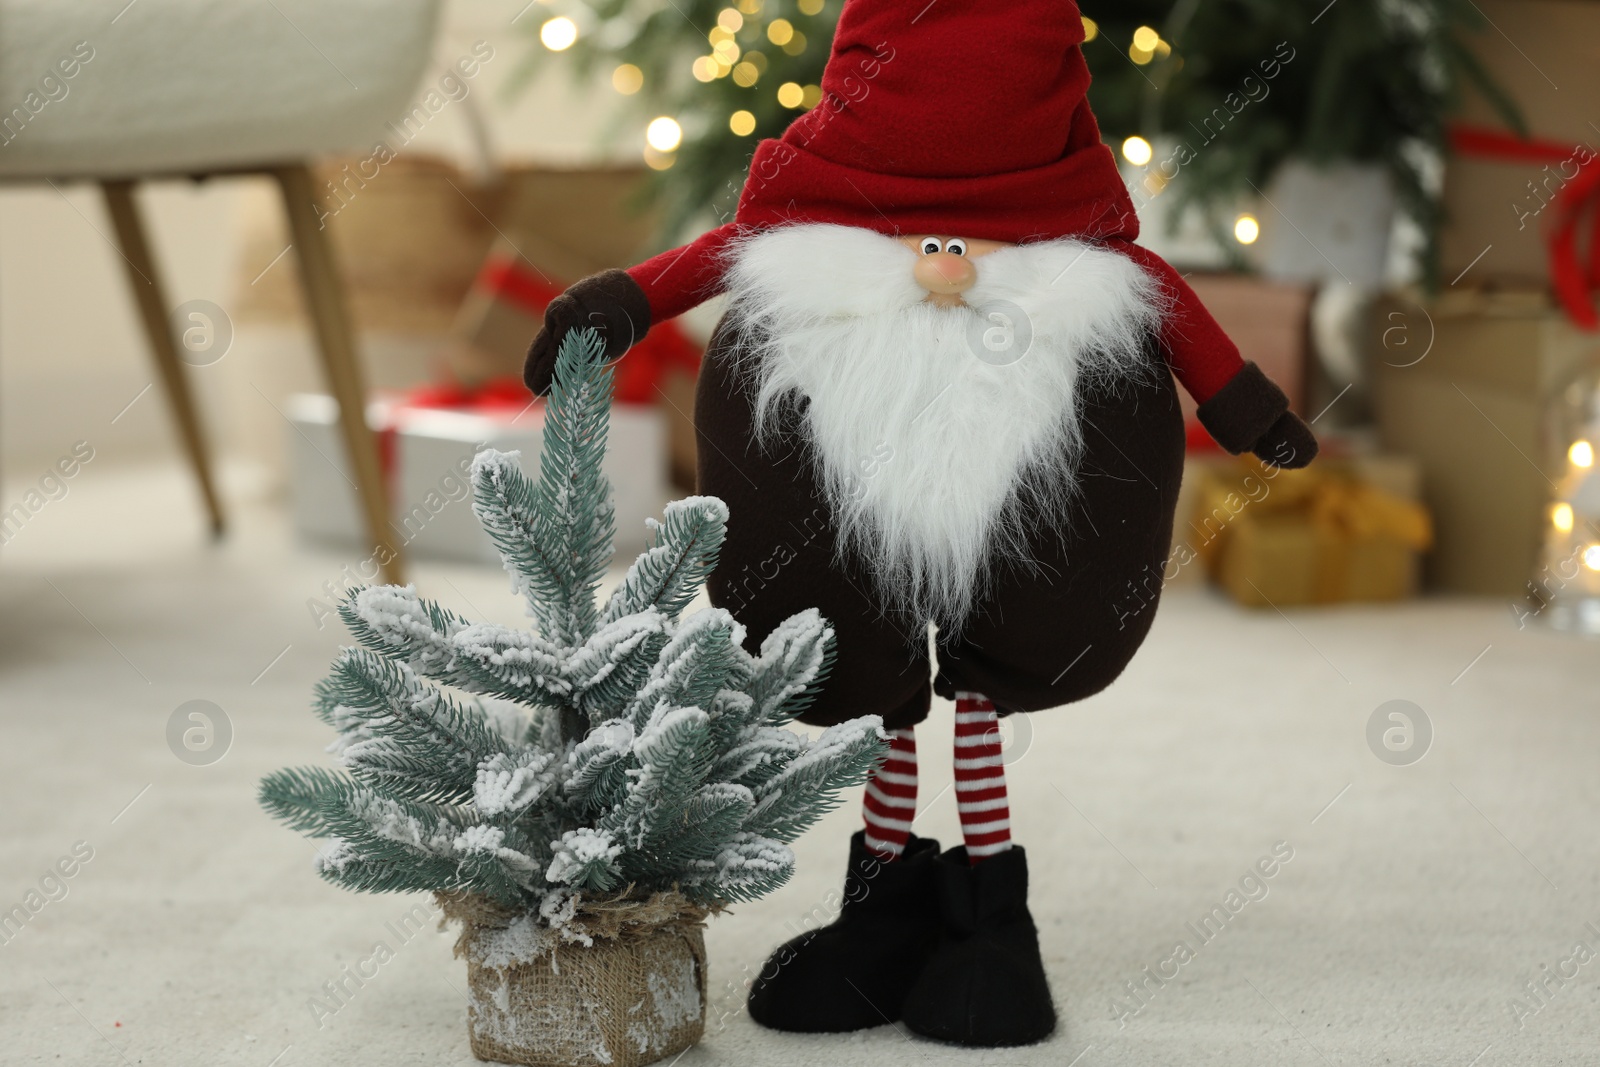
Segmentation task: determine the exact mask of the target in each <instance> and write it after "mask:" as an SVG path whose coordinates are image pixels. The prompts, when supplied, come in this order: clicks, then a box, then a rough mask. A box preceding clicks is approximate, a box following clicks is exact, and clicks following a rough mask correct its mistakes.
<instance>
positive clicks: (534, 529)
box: [261, 330, 884, 919]
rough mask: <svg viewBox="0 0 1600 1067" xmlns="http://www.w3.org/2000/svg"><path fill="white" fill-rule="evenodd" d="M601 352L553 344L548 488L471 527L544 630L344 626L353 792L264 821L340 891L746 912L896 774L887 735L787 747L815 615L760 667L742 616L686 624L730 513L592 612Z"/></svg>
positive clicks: (511, 472) (710, 501) (386, 614)
mask: <svg viewBox="0 0 1600 1067" xmlns="http://www.w3.org/2000/svg"><path fill="white" fill-rule="evenodd" d="M602 349H603V346H602V343H601V341H600V338H599V337H598V335H597V334H596V333H595V332H594V331H592V330H582V331H574V332H573V333H572V334H569V335H568V337H567V339H566V340H565V341H563V343H562V346H561V352H560V357H559V360H558V363H557V372H556V378H555V385H554V388H553V389H552V390H551V393H550V399H549V403H548V407H547V410H546V418H545V428H544V451H543V455H542V457H541V463H540V478H539V480H538V481H537V482H535V481H533V480H531V479H529V478H528V477H527V476H525V475H524V474H523V472H522V470H521V468H520V466H519V463H518V456H517V454H516V453H501V452H495V451H493V450H486V451H484V452H481V453H479V454H478V456H477V457H476V458H475V460H474V463H473V468H472V476H473V491H474V503H473V510H474V512H475V513H476V514H477V516H478V518H479V520H480V521H481V522H482V523H483V524H484V526H485V528H486V529H487V530H488V532H489V534H490V536H491V538H492V539H493V541H494V543H495V546H496V547H497V548H498V550H499V552H500V555H501V557H502V559H503V560H504V562H505V567H506V570H507V571H508V572H509V573H510V575H511V579H512V586H513V589H514V590H515V591H517V592H520V593H521V594H522V595H523V596H524V597H525V598H526V599H527V603H528V613H529V614H530V615H531V616H532V618H533V619H534V622H535V629H534V630H533V631H529V630H523V629H517V628H512V627H506V626H501V625H497V624H493V623H473V622H469V621H468V620H466V619H464V618H462V617H461V616H459V615H457V614H455V613H454V612H451V611H449V610H447V609H446V608H443V607H441V606H439V605H438V604H436V603H433V602H431V601H428V600H425V599H423V598H421V597H419V596H418V595H417V594H416V591H415V590H414V588H413V587H411V586H403V587H402V586H380V587H367V588H363V589H359V590H356V591H355V592H353V593H352V594H351V595H350V596H349V597H348V598H347V599H346V600H345V601H344V603H343V604H342V605H341V606H340V614H341V616H342V617H343V619H344V621H345V623H346V625H347V626H348V627H349V628H350V630H351V632H352V633H353V634H354V635H355V637H356V639H357V640H358V641H359V642H360V646H359V647H353V648H346V649H344V650H343V651H341V653H340V655H339V657H338V659H337V660H335V662H334V665H333V670H332V673H331V674H330V675H329V676H328V677H327V678H326V679H324V680H323V681H322V682H321V683H320V684H319V685H318V687H317V689H316V693H315V698H314V702H313V706H314V710H315V711H316V713H317V715H318V716H319V717H321V718H322V720H323V721H324V722H326V723H327V724H328V725H329V726H331V727H333V729H334V730H336V731H337V732H338V739H337V740H336V741H335V742H334V743H333V744H332V745H331V746H330V748H329V750H330V751H331V752H333V753H334V754H335V755H336V756H337V757H338V758H339V760H340V761H341V762H342V763H343V765H344V773H340V772H339V771H334V770H328V769H324V768H315V767H313V768H298V769H290V770H283V771H278V772H276V773H273V774H270V775H268V776H267V777H266V778H265V779H263V781H262V783H261V803H262V805H263V806H264V807H265V808H266V809H267V811H269V812H270V813H271V814H272V815H274V816H276V817H277V818H279V819H281V820H282V821H283V822H285V823H287V824H288V825H289V826H291V827H292V828H294V829H296V830H299V831H302V832H304V833H307V834H310V835H311V836H313V837H318V838H325V839H326V840H327V844H326V846H325V847H324V848H323V849H322V850H321V851H320V852H319V853H318V856H317V860H316V866H317V870H318V871H319V872H320V873H321V875H322V876H323V877H324V878H326V879H328V880H329V881H331V882H334V883H337V884H339V885H343V886H346V887H348V888H350V889H358V890H367V891H373V892H408V891H421V890H434V891H441V892H454V893H461V892H465V893H471V894H478V895H480V896H482V897H485V898H488V899H489V900H492V901H494V902H495V903H496V904H498V905H500V906H502V907H508V908H513V909H518V910H525V911H527V912H528V913H531V914H539V915H542V916H544V917H545V918H546V919H550V918H551V917H553V916H558V915H560V914H562V913H563V912H566V913H568V914H570V903H571V901H572V900H573V899H574V898H576V897H577V896H579V895H583V896H589V897H593V896H599V895H605V894H613V895H614V894H619V893H620V894H624V895H625V896H627V897H629V898H641V899H642V898H643V897H644V896H646V895H648V894H650V893H653V892H658V891H663V890H671V889H676V890H678V891H679V892H681V893H682V894H683V895H684V896H686V897H687V898H688V899H689V900H690V901H692V902H694V903H696V904H700V905H714V904H720V903H723V902H729V901H737V900H748V899H751V898H754V897H757V896H760V895H761V894H764V893H767V892H770V891H771V890H773V889H776V888H777V887H778V886H780V885H782V884H783V883H784V882H785V881H786V880H787V879H788V877H789V875H790V874H791V873H792V871H793V869H794V855H793V853H792V852H791V851H790V850H789V848H788V846H787V842H790V841H792V840H794V838H795V837H796V836H798V835H799V834H800V833H801V831H803V830H805V829H806V828H807V827H808V826H810V825H811V824H812V823H813V822H815V821H816V820H817V819H818V818H819V817H820V816H821V815H822V814H823V813H825V812H826V811H828V810H829V809H831V808H832V807H833V806H834V804H835V803H836V799H837V797H836V794H837V793H838V791H839V790H840V789H843V788H845V787H848V786H851V785H856V784H859V783H860V782H862V781H863V780H864V779H865V777H866V775H867V773H868V771H869V770H870V769H871V767H872V766H873V765H874V764H875V763H876V762H877V761H878V759H880V758H881V756H882V754H883V750H884V744H883V732H882V726H881V721H880V720H879V719H878V718H877V717H875V716H868V717H863V718H858V719H854V720H851V721H849V722H846V723H843V724H840V725H838V726H834V727H830V728H829V729H827V730H825V731H823V732H822V734H821V735H820V736H818V737H815V738H810V739H808V738H806V737H804V736H802V735H801V734H798V733H796V732H794V731H791V730H788V729H785V728H784V727H785V724H786V723H788V722H789V721H790V720H791V719H792V718H793V717H794V716H795V715H796V714H797V713H798V712H800V711H801V710H802V709H803V708H804V707H805V706H806V704H807V703H808V702H809V700H810V699H811V697H812V695H813V693H814V691H815V688H816V686H817V685H818V683H819V682H820V680H821V679H822V678H823V677H824V676H825V675H826V673H827V671H828V668H829V664H830V661H831V658H832V654H833V652H832V645H833V630H832V628H831V627H830V626H829V625H828V624H827V622H826V621H825V620H823V619H822V618H821V616H819V615H818V614H817V613H816V612H815V611H807V612H803V613H801V614H799V615H796V616H794V617H792V618H790V619H789V620H787V621H786V622H784V623H783V624H782V625H780V626H779V627H778V628H777V629H776V630H774V631H773V633H772V634H771V635H770V636H769V637H768V638H767V639H766V640H765V641H764V642H763V643H762V645H761V650H760V654H759V655H755V656H752V655H750V654H749V653H748V652H746V651H745V649H744V647H743V638H744V631H743V627H741V626H740V625H739V623H738V622H737V621H735V619H734V618H733V617H732V616H731V615H730V614H729V613H728V612H726V611H722V610H719V609H706V610H702V611H699V612H696V613H694V614H692V615H688V616H686V617H685V616H683V611H684V608H685V607H686V606H687V605H688V603H689V601H690V600H691V599H693V597H694V596H695V594H696V592H697V591H698V590H699V588H700V586H701V584H702V583H703V582H704V581H705V579H706V576H707V575H708V574H709V573H710V571H711V570H712V568H713V567H714V566H715V564H716V558H717V552H718V549H719V548H720V546H721V544H722V540H723V533H724V529H725V526H726V523H727V519H728V512H727V508H726V506H725V505H724V504H723V503H722V501H720V500H717V499H715V498H712V497H691V498H688V499H685V500H679V501H676V502H674V503H672V504H669V505H668V506H667V508H666V512H665V515H664V517H663V518H662V520H661V521H660V522H652V524H651V525H652V529H653V532H654V545H653V547H651V548H649V549H648V550H646V551H645V552H644V553H643V554H641V555H640V556H639V558H638V559H637V560H636V561H635V562H634V564H633V566H632V567H630V568H629V570H628V573H627V576H626V578H625V579H624V580H623V582H622V584H621V585H620V586H619V587H618V588H617V589H616V591H615V592H614V593H612V595H611V596H610V597H609V599H607V600H606V602H605V604H604V605H603V606H601V605H598V604H597V603H596V598H595V592H596V587H597V586H598V584H599V582H600V580H601V578H602V576H603V575H604V574H605V571H606V567H607V566H608V564H609V563H610V561H611V559H612V536H613V530H614V517H613V511H612V504H611V491H610V486H609V484H608V483H607V481H606V479H605V477H604V475H602V474H601V472H600V462H601V458H602V457H603V455H604V453H605V447H606V427H607V421H608V411H609V406H610V400H611V371H610V368H609V367H607V366H605V364H604V361H603V355H602Z"/></svg>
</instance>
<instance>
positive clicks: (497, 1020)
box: [441, 894, 706, 1067]
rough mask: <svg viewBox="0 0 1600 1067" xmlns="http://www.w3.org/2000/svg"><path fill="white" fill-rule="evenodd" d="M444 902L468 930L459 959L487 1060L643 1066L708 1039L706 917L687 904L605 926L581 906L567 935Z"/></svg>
mask: <svg viewBox="0 0 1600 1067" xmlns="http://www.w3.org/2000/svg"><path fill="white" fill-rule="evenodd" d="M441 903H443V904H444V906H445V911H446V915H447V916H448V917H449V918H451V919H456V920H459V921H460V922H461V924H462V931H461V937H460V938H459V940H458V941H457V942H456V954H457V955H458V956H464V957H466V960H467V984H468V987H469V993H468V995H469V997H470V998H471V1007H470V1009H469V1023H468V1025H469V1028H470V1034H471V1040H472V1053H473V1055H475V1056H477V1057H478V1058H479V1059H481V1060H498V1061H501V1062H504V1063H520V1064H527V1065H528V1067H642V1065H643V1064H647V1063H654V1062H655V1061H657V1060H659V1059H662V1058H663V1057H666V1056H673V1055H676V1054H677V1053H679V1052H681V1051H683V1050H684V1049H686V1048H688V1047H689V1046H690V1045H692V1044H694V1043H695V1042H697V1041H699V1040H700V1037H701V1035H702V1034H703V1033H704V1032H705V1019H706V949H705V937H704V925H703V922H704V918H705V914H706V913H705V911H704V910H703V909H698V908H694V907H693V906H692V905H689V904H688V903H687V902H686V901H683V899H682V898H681V897H676V896H675V895H670V896H669V895H668V894H660V895H658V897H656V898H651V899H650V900H649V901H640V902H633V903H632V904H631V905H627V906H622V907H617V906H611V907H609V908H607V910H605V911H604V912H601V913H600V914H601V916H602V917H601V918H599V919H596V917H595V915H596V913H595V912H594V911H591V910H590V909H589V908H580V910H579V913H578V916H577V917H576V918H574V919H572V920H571V921H569V922H568V923H567V924H566V925H565V927H564V929H565V930H566V931H567V933H566V934H565V936H562V935H558V934H556V933H555V932H553V931H551V930H550V928H549V927H548V926H546V925H545V924H544V923H542V922H541V921H540V920H539V918H538V917H537V916H531V915H520V916H519V915H515V914H512V913H508V912H504V911H502V910H500V909H496V908H494V907H493V906H492V905H488V906H486V905H485V904H484V902H482V901H474V900H470V899H468V900H462V899H460V898H457V899H454V900H443V901H441ZM585 920H588V921H585ZM574 938H577V939H576V940H575V939H574ZM583 939H587V940H588V941H589V942H590V943H589V944H584V943H583Z"/></svg>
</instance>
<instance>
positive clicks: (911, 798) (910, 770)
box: [863, 726, 917, 860]
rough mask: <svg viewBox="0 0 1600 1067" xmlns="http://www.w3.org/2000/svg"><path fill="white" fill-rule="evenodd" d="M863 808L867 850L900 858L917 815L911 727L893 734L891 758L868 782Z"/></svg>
mask: <svg viewBox="0 0 1600 1067" xmlns="http://www.w3.org/2000/svg"><path fill="white" fill-rule="evenodd" d="M863 808H864V813H865V815H866V818H867V831H866V835H865V839H864V842H863V843H864V844H865V845H866V846H867V851H869V852H871V853H872V854H873V855H875V856H877V857H878V858H879V859H884V860H894V859H899V858H900V853H902V852H904V851H905V847H906V841H907V840H908V839H909V838H910V837H911V820H912V818H913V817H914V816H915V815H916V814H917V739H916V737H915V736H914V735H913V734H912V732H911V727H909V726H907V727H904V728H902V729H899V730H890V731H889V755H888V757H887V758H886V759H885V760H884V761H883V762H882V763H880V764H879V765H878V767H877V769H876V770H874V771H873V772H872V776H871V777H870V778H868V779H867V797H866V801H865V803H864V804H863Z"/></svg>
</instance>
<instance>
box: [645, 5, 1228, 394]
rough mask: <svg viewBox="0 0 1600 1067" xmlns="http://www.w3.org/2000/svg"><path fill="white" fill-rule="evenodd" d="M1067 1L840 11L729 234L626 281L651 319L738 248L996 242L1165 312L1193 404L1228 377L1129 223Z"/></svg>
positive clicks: (1194, 304)
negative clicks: (812, 229)
mask: <svg viewBox="0 0 1600 1067" xmlns="http://www.w3.org/2000/svg"><path fill="white" fill-rule="evenodd" d="M1082 44H1083V19H1082V17H1081V16H1080V15H1079V14H1078V5H1077V4H1076V3H1074V2H1073V0H845V5H844V12H843V13H842V14H841V15H840V16H839V25H838V29H837V31H836V32H835V34H834V40H833V52H832V54H831V55H830V56H829V58H828V65H827V68H826V70H824V71H823V75H822V90H823V98H822V101H821V103H819V104H818V105H817V106H816V107H815V108H813V109H811V111H809V112H807V113H806V114H804V115H802V116H800V117H799V118H798V119H796V120H795V121H794V122H793V123H792V124H791V125H790V126H789V128H788V129H787V130H786V131H785V132H784V135H783V136H782V137H781V138H779V139H777V140H767V141H762V142H761V144H760V145H759V146H757V148H756V151H755V156H754V158H753V159H752V160H751V163H750V174H749V176H748V178H747V179H746V181H745V186H744V193H743V195H742V196H741V197H740V200H739V210H738V213H737V215H736V216H735V218H734V220H733V221H731V222H727V223H724V224H723V225H721V226H719V227H717V228H716V229H715V230H712V231H711V232H709V233H706V234H703V235H701V236H700V237H699V238H697V239H696V240H695V241H693V242H691V243H690V244H688V245H685V246H684V247H682V248H676V249H672V250H670V251H667V252H662V253H661V254H660V255H657V256H655V257H653V258H651V259H648V260H646V261H645V262H643V263H640V264H637V265H636V266H633V267H630V268H629V269H628V276H629V277H630V278H632V279H633V281H634V282H636V283H637V284H638V286H639V288H640V289H641V290H642V291H643V293H644V296H645V299H646V300H647V301H648V303H649V309H650V319H651V321H652V322H660V321H662V320H664V319H669V318H672V317H673V316H675V315H679V314H682V313H683V312H685V311H687V310H689V309H690V308H692V307H695V306H696V305H698V304H700V303H702V302H704V301H705V300H707V299H709V298H711V297H712V296H715V295H716V294H717V293H719V292H721V291H722V290H723V289H724V287H725V286H726V284H727V278H726V274H725V270H726V267H727V263H728V254H729V252H730V250H731V249H732V248H733V247H734V246H735V245H736V243H737V241H738V240H739V239H740V237H741V236H743V235H748V234H749V233H751V232H753V231H755V230H760V229H765V228H767V227H771V226H779V225H783V224H785V223H792V222H812V223H817V222H831V223H838V224H840V225H845V226H857V227H862V228H865V229H871V230H877V231H878V232H880V233H885V234H912V235H915V234H929V233H932V234H950V235H959V236H962V237H979V238H988V239H990V240H996V241H1011V242H1016V243H1021V242H1025V241H1037V240H1052V239H1057V238H1063V237H1080V238H1086V239H1090V240H1096V241H1099V242H1101V243H1103V244H1104V245H1105V246H1106V247H1108V248H1112V249H1115V250H1117V251H1119V252H1121V253H1122V254H1124V255H1127V256H1128V257H1129V258H1130V259H1132V260H1134V262H1136V263H1138V264H1139V265H1140V267H1142V268H1143V269H1144V270H1145V271H1147V272H1148V273H1149V274H1150V275H1151V276H1152V277H1154V278H1155V279H1156V280H1157V282H1158V283H1159V284H1160V285H1161V287H1162V288H1163V290H1165V292H1166V293H1167V294H1168V297H1169V304H1168V307H1167V309H1166V313H1165V318H1164V323H1163V328H1162V338H1161V339H1162V344H1163V347H1164V348H1165V350H1166V352H1167V360H1168V362H1169V363H1170V364H1171V366H1172V369H1173V371H1174V372H1175V373H1176V374H1177V376H1178V379H1179V380H1180V381H1181V382H1182V383H1183V384H1184V386H1185V387H1186V388H1187V389H1188V390H1189V392H1190V393H1191V394H1192V395H1193V396H1194V397H1195V399H1196V400H1199V401H1201V402H1205V401H1206V400H1207V399H1209V398H1210V397H1212V396H1214V395H1216V393H1217V391H1218V390H1219V389H1221V388H1222V386H1223V385H1224V384H1225V383H1227V382H1229V381H1231V380H1232V379H1233V378H1234V377H1235V375H1237V374H1238V372H1239V371H1240V369H1241V368H1242V367H1243V366H1244V363H1243V361H1242V360H1241V359H1240V358H1239V350H1238V348H1237V346H1235V345H1234V343H1233V342H1232V341H1230V340H1229V339H1228V336H1227V334H1226V333H1224V332H1223V330H1222V328H1221V327H1220V326H1218V325H1217V323H1216V320H1214V319H1213V318H1212V317H1211V316H1210V314H1208V313H1207V312H1206V309H1205V306H1204V305H1203V304H1201V302H1200V298H1199V297H1198V296H1196V295H1195V293H1194V291H1193V290H1192V289H1191V288H1190V287H1189V285H1188V283H1186V282H1185V281H1184V280H1183V278H1182V277H1181V276H1180V275H1179V274H1178V273H1177V271H1175V270H1173V269H1172V267H1171V266H1170V265H1169V264H1168V263H1166V262H1165V261H1164V260H1163V259H1161V257H1160V256H1157V255H1156V254H1154V253H1153V252H1151V251H1149V250H1148V249H1145V248H1143V247H1141V246H1139V245H1137V244H1135V243H1134V239H1135V238H1136V237H1137V236H1138V234H1139V219H1138V216H1137V215H1136V214H1135V213H1134V209H1133V203H1132V201H1131V200H1130V199H1129V197H1128V192H1127V188H1126V187H1125V186H1124V185H1123V183H1122V178H1121V176H1120V175H1119V174H1118V173H1117V165H1116V160H1115V158H1114V157H1113V156H1112V154H1111V150H1110V149H1109V148H1107V147H1106V146H1105V145H1103V144H1101V142H1100V130H1099V127H1098V125H1097V124H1096V122H1095V120H1094V115H1093V113H1092V112H1090V110H1089V102H1088V99H1087V98H1086V96H1085V93H1086V92H1087V91H1088V88H1089V68H1088V66H1087V65H1086V64H1085V63H1084V59H1083V49H1082V48H1081V45H1082Z"/></svg>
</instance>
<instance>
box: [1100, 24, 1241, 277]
mask: <svg viewBox="0 0 1600 1067" xmlns="http://www.w3.org/2000/svg"><path fill="white" fill-rule="evenodd" d="M1099 36H1100V25H1099V23H1097V22H1095V20H1094V19H1092V18H1089V17H1088V16H1084V17H1083V41H1084V43H1085V44H1088V43H1089V42H1090V41H1092V40H1094V39H1095V38H1097V37H1099ZM1128 59H1129V60H1131V61H1132V62H1133V64H1134V65H1135V66H1137V67H1147V66H1150V65H1151V64H1152V63H1155V62H1157V61H1158V60H1159V61H1162V62H1164V63H1168V64H1171V73H1173V74H1176V73H1177V72H1178V71H1180V70H1182V69H1183V57H1182V56H1180V55H1176V54H1174V52H1173V50H1172V45H1171V43H1170V42H1168V41H1164V40H1162V38H1161V33H1160V31H1158V30H1157V29H1155V27H1153V26H1140V27H1138V28H1137V29H1135V30H1134V31H1133V37H1132V39H1131V40H1129V42H1128ZM1122 158H1123V159H1125V160H1127V161H1128V162H1129V163H1131V164H1133V165H1134V166H1135V167H1138V168H1140V169H1141V171H1143V170H1144V169H1145V168H1147V167H1149V166H1150V162H1151V160H1153V159H1154V158H1155V146H1153V145H1152V144H1151V143H1150V142H1149V141H1147V140H1146V139H1145V138H1143V137H1140V136H1139V135H1138V134H1134V135H1133V136H1131V137H1127V138H1124V139H1123V142H1122ZM1142 180H1143V181H1144V184H1145V187H1146V188H1147V189H1149V190H1150V192H1151V195H1152V196H1155V195H1159V194H1160V192H1161V190H1162V189H1163V188H1164V187H1165V186H1166V184H1167V177H1166V175H1165V174H1163V173H1162V172H1161V170H1160V168H1157V169H1156V170H1155V171H1150V172H1147V173H1146V174H1144V176H1143V178H1142ZM1260 237H1261V222H1260V220H1258V219H1257V218H1256V217H1255V216H1254V215H1251V214H1249V213H1248V212H1246V213H1243V214H1241V215H1239V217H1238V218H1236V219H1234V221H1233V238H1234V240H1236V241H1238V242H1239V243H1240V244H1242V245H1252V244H1255V243H1256V241H1257V240H1258V239H1259V238H1260Z"/></svg>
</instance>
